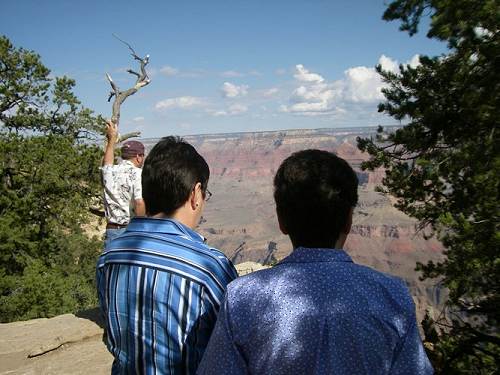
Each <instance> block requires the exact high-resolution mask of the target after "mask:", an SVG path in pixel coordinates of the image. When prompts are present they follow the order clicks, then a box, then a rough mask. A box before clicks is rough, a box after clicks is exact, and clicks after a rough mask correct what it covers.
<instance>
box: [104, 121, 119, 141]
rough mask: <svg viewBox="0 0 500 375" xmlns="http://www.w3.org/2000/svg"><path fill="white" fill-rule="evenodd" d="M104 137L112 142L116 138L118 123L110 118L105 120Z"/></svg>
mask: <svg viewBox="0 0 500 375" xmlns="http://www.w3.org/2000/svg"><path fill="white" fill-rule="evenodd" d="M106 138H107V139H108V142H109V143H113V144H114V143H116V141H117V140H118V125H117V124H116V123H114V122H113V121H111V120H108V121H107V122H106Z"/></svg>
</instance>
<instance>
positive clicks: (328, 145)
mask: <svg viewBox="0 0 500 375" xmlns="http://www.w3.org/2000/svg"><path fill="white" fill-rule="evenodd" d="M389 130H391V129H390V128H389ZM375 133H376V128H351V129H315V130H286V131H274V132H254V133H234V134H208V135H192V136H185V137H183V138H184V139H185V140H186V141H188V142H189V143H191V144H193V145H194V146H195V147H196V149H197V150H198V151H199V152H200V154H202V155H203V156H204V157H205V158H206V160H207V162H208V164H209V166H210V170H211V176H210V181H209V185H208V188H209V190H210V191H211V192H212V194H213V196H212V197H211V199H210V201H208V202H207V204H206V206H205V212H204V214H203V217H202V220H201V224H200V227H199V228H198V231H199V232H200V233H201V234H202V235H203V236H205V237H206V238H207V242H208V243H209V244H210V245H211V246H213V247H216V248H219V249H220V250H222V251H223V252H224V253H225V254H226V255H227V256H228V257H229V258H230V259H231V260H232V261H233V263H234V264H236V265H237V269H238V271H239V273H240V274H245V273H248V272H252V271H255V270H258V269H260V268H262V267H263V266H271V265H273V264H275V263H276V262H279V261H280V260H281V259H283V258H284V257H286V256H287V255H288V254H290V252H291V251H292V245H291V243H290V241H289V239H288V237H286V236H284V235H283V234H281V232H280V230H279V227H278V222H277V219H276V214H275V206H274V201H273V178H274V174H275V173H276V170H277V169H278V167H279V165H280V163H281V162H282V161H283V160H284V159H285V158H286V157H288V156H289V155H291V154H292V153H293V152H296V151H299V150H303V149H309V148H316V149H322V150H327V151H331V152H335V153H336V154H337V155H339V156H340V157H342V158H344V159H346V160H347V161H348V162H349V163H350V164H351V165H352V166H353V168H354V169H355V171H356V173H357V175H358V178H359V203H358V205H357V207H356V208H355V210H354V219H353V226H352V230H351V233H350V235H349V238H348V241H347V243H346V246H345V250H346V251H347V252H348V253H349V254H350V255H351V256H352V258H353V260H354V261H355V262H357V263H360V264H363V265H367V266H369V267H373V268H375V269H377V270H379V271H382V272H386V273H389V274H392V275H395V276H398V277H400V278H402V279H403V280H405V282H406V284H407V285H408V288H409V290H410V293H411V294H412V296H413V299H414V301H415V305H416V311H417V319H418V321H419V322H420V321H421V320H422V318H423V316H424V314H425V313H426V312H428V313H429V314H431V315H432V316H434V317H436V316H437V315H438V314H439V313H440V311H441V308H442V304H443V301H444V299H445V297H446V291H445V289H444V288H442V287H441V286H440V284H439V280H424V281H422V280H420V278H419V277H420V274H419V273H417V272H416V271H415V266H416V264H417V262H421V263H427V262H428V261H430V260H432V261H434V262H436V261H439V260H442V259H443V248H442V245H441V243H440V242H439V241H438V240H437V239H435V238H430V239H427V238H426V237H425V236H424V234H423V233H422V231H420V230H419V229H418V226H417V222H416V221H415V220H413V219H411V218H409V217H408V216H406V215H405V214H403V213H402V212H400V211H398V210H397V209H396V208H394V203H395V200H394V198H392V197H391V196H387V195H383V194H380V193H378V192H377V191H376V189H375V188H376V186H377V185H380V184H381V183H382V179H383V177H384V171H383V170H377V171H374V172H367V171H362V170H361V169H360V164H361V162H362V161H363V160H366V158H367V155H365V154H363V153H361V152H360V151H359V150H358V148H357V147H356V138H357V137H370V136H374V135H375ZM142 141H143V142H144V144H145V145H146V148H147V149H148V150H150V149H151V148H152V147H153V146H154V144H156V143H157V142H158V139H144V140H142ZM102 327H103V323H102V321H100V318H99V314H98V311H97V309H95V310H91V311H85V312H80V313H78V314H76V315H72V314H67V315H61V316H58V317H54V318H51V319H36V320H32V321H27V322H14V323H9V324H0V374H39V373H43V374H68V373H72V374H88V373H92V374H109V372H110V368H111V362H112V357H111V355H110V354H109V353H108V352H107V350H106V348H105V346H104V344H103V342H102V339H103V337H102V332H103V331H102Z"/></svg>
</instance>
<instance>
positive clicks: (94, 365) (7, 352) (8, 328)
mask: <svg viewBox="0 0 500 375" xmlns="http://www.w3.org/2000/svg"><path fill="white" fill-rule="evenodd" d="M100 325H102V323H101V322H100V321H99V319H98V313H97V310H91V311H87V312H84V313H82V314H81V316H75V315H73V314H66V315H60V316H56V317H54V318H51V319H35V320H29V321H25V322H15V323H8V324H0V374H57V375H59V374H60V375H63V374H109V373H110V372H111V363H112V361H113V358H112V356H111V355H110V354H109V352H108V351H107V349H106V346H105V345H104V343H103V341H102V337H103V329H102V328H101V326H100Z"/></svg>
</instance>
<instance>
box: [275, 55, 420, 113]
mask: <svg viewBox="0 0 500 375" xmlns="http://www.w3.org/2000/svg"><path fill="white" fill-rule="evenodd" d="M378 63H379V64H380V65H381V66H382V68H383V69H384V70H389V71H391V72H394V73H398V72H399V63H398V62H397V61H396V60H393V59H391V58H389V57H387V56H385V55H382V56H380V58H379V61H378ZM417 63H418V55H416V56H414V57H413V58H412V59H411V60H410V61H408V62H407V63H406V64H409V65H410V66H414V65H416V64H417ZM294 78H295V79H296V81H297V85H298V87H297V88H295V89H294V90H293V92H292V93H291V95H290V98H289V104H288V105H282V106H281V107H280V111H282V112H288V113H294V114H300V115H305V116H314V115H324V114H339V113H344V112H346V110H345V108H350V109H351V110H355V108H359V110H365V108H366V105H370V106H371V107H372V106H373V105H375V104H376V103H377V102H379V101H381V100H383V99H384V96H383V94H382V88H383V87H384V85H385V84H384V83H383V82H382V80H381V78H380V75H379V74H378V73H377V72H376V70H375V68H373V67H366V66H357V67H352V68H349V69H347V70H345V71H344V76H343V77H342V78H341V79H339V80H336V81H331V82H327V81H326V80H325V79H324V78H323V77H322V76H321V75H320V74H317V73H315V72H311V71H309V70H308V69H307V68H305V67H304V66H303V65H302V64H298V65H296V66H295V73H294ZM356 106H357V107H356Z"/></svg>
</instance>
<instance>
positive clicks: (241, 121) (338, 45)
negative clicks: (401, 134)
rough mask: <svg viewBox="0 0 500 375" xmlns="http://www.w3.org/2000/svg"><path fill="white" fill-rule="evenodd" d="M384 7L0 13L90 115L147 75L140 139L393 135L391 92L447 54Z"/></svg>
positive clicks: (324, 2) (349, 1) (247, 5)
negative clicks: (71, 83)
mask: <svg viewBox="0 0 500 375" xmlns="http://www.w3.org/2000/svg"><path fill="white" fill-rule="evenodd" d="M387 3H388V0H335V1H334V0H302V1H299V0H286V1H285V0H267V1H261V0H246V1H242V0H204V1H202V0H200V1H198V0H184V1H171V0H163V1H159V0H158V1H147V0H143V1H141V2H138V1H134V2H132V1H127V0H122V1H115V0H108V1H96V0H86V1H71V0H66V1H62V0H46V1H40V0H16V1H6V0H3V1H2V3H1V7H2V14H1V15H0V34H3V35H5V36H7V37H8V38H9V39H10V41H11V42H12V43H13V44H14V45H15V46H16V47H23V48H25V49H29V50H33V51H35V52H37V53H38V54H39V55H40V56H41V58H42V62H43V63H44V65H45V66H47V67H48V68H49V69H50V70H51V72H52V73H51V74H52V75H53V76H62V75H67V76H69V77H71V78H73V79H75V80H76V87H75V93H76V94H77V96H78V97H79V99H80V100H81V101H82V104H83V105H84V106H86V107H88V108H91V109H92V110H94V111H95V112H96V113H98V114H102V115H104V116H106V117H110V116H111V103H108V102H107V98H108V94H109V91H110V86H109V83H108V82H107V80H106V78H105V74H106V73H109V74H110V75H111V77H113V80H114V81H115V82H116V83H117V84H118V86H119V87H120V89H122V90H125V89H128V88H130V87H132V86H133V84H134V82H135V79H134V77H133V76H131V75H130V74H128V73H126V70H127V69H130V68H132V69H134V70H137V69H138V64H137V62H136V61H134V60H133V58H132V57H131V56H130V51H129V49H128V47H127V46H125V45H124V44H122V43H121V42H120V41H119V40H118V39H116V38H115V37H113V34H116V35H118V36H119V37H120V38H121V39H123V40H125V41H127V42H128V43H130V44H131V45H132V46H133V48H134V49H135V51H136V52H137V54H138V55H139V56H141V57H143V56H145V55H146V54H149V55H150V63H149V64H148V66H147V71H148V74H149V76H150V78H151V83H150V84H149V85H148V86H145V87H144V88H142V89H141V90H140V91H139V92H137V93H136V94H135V95H133V96H130V97H129V98H127V100H126V101H125V103H124V104H123V105H122V108H121V120H120V129H121V132H128V131H141V133H142V137H143V138H148V137H161V136H165V135H170V134H176V135H187V134H206V133H228V132H249V131H267V130H278V129H279V130H282V129H314V128H338V127H356V126H376V125H392V124H396V122H395V120H393V119H392V118H390V117H387V116H385V115H383V114H379V113H377V104H378V103H379V102H380V101H382V100H383V95H382V93H381V89H382V87H383V86H384V83H383V82H381V80H380V77H379V76H378V74H377V73H376V72H375V69H374V67H375V65H377V64H382V66H383V67H384V68H385V69H387V70H392V71H397V70H398V69H399V68H398V66H399V64H412V65H414V64H417V63H418V55H439V54H442V53H444V52H446V46H445V44H444V43H441V42H437V41H434V40H430V39H428V38H426V36H425V33H426V27H425V22H424V25H423V27H422V30H421V31H420V32H419V33H418V34H417V35H415V36H413V37H409V36H408V34H407V33H405V32H401V31H399V30H398V28H399V22H386V21H383V20H382V14H383V12H384V10H385V7H386V4H387Z"/></svg>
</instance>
